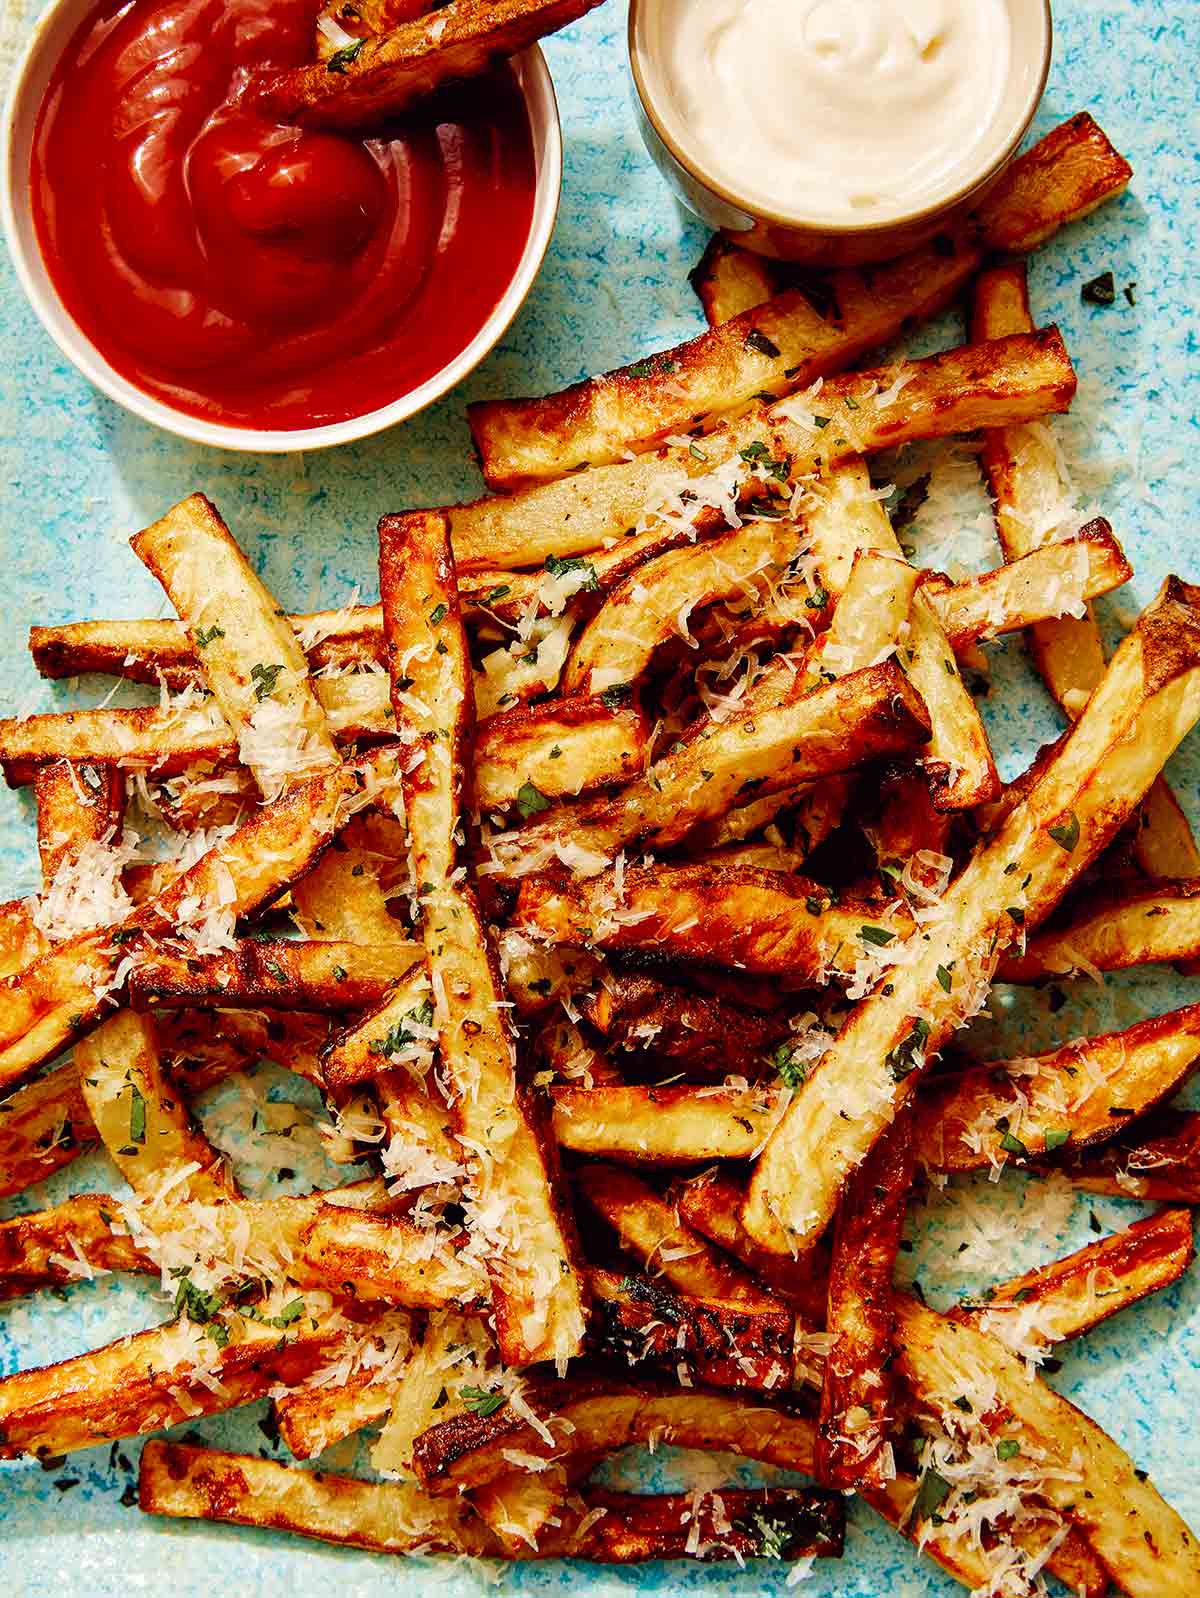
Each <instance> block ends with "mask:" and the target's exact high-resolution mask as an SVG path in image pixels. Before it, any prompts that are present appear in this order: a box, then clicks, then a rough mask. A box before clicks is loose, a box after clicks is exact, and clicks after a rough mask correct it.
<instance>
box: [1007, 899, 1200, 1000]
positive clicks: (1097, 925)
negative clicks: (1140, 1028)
mask: <svg viewBox="0 0 1200 1598" xmlns="http://www.w3.org/2000/svg"><path fill="white" fill-rule="evenodd" d="M1197 955H1200V878H1195V877H1192V878H1190V879H1188V880H1186V881H1183V882H1171V881H1165V882H1157V883H1152V884H1151V885H1150V886H1149V887H1144V886H1141V885H1135V886H1134V887H1132V888H1129V889H1125V890H1121V891H1118V892H1103V891H1102V892H1100V893H1097V894H1094V895H1091V896H1090V897H1088V898H1086V899H1084V900H1083V902H1082V903H1081V904H1079V905H1078V906H1076V907H1073V908H1072V910H1071V911H1070V912H1069V913H1068V914H1067V915H1066V916H1065V918H1063V919H1061V920H1060V919H1059V918H1056V919H1055V922H1054V924H1052V925H1051V926H1049V927H1047V928H1045V929H1044V930H1043V931H1040V932H1036V933H1034V934H1033V936H1032V937H1031V938H1030V939H1029V943H1028V946H1027V947H1026V948H1025V950H1024V951H1018V952H1016V953H1014V954H1010V955H1008V956H1007V957H1006V958H1005V960H1004V961H1003V963H1002V964H1001V966H1000V969H999V971H998V972H997V976H998V978H999V979H1000V980H1001V981H1003V982H1036V981H1038V980H1039V979H1041V978H1045V977H1053V976H1060V977H1061V976H1067V975H1071V974H1074V973H1075V972H1077V971H1124V970H1126V969H1127V968H1128V967H1129V966H1136V965H1152V964H1154V963H1156V962H1162V961H1188V960H1193V959H1195V958H1196V956H1197Z"/></svg>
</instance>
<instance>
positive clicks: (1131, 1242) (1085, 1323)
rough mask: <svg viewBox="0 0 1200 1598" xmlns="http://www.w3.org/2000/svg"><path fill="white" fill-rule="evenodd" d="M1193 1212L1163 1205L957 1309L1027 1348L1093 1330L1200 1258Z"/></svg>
mask: <svg viewBox="0 0 1200 1598" xmlns="http://www.w3.org/2000/svg"><path fill="white" fill-rule="evenodd" d="M1195 1253H1196V1248H1195V1242H1194V1239H1193V1235H1192V1212H1191V1211H1190V1210H1189V1209H1167V1210H1159V1212H1158V1214H1157V1215H1148V1216H1147V1217H1146V1218H1145V1220H1142V1221H1135V1222H1134V1223H1133V1225H1132V1226H1127V1227H1125V1228H1124V1230H1123V1231H1120V1232H1114V1233H1113V1234H1112V1235H1111V1236H1110V1237H1102V1238H1098V1239H1097V1241H1096V1242H1094V1243H1088V1244H1086V1245H1085V1246H1084V1247H1083V1248H1080V1249H1076V1251H1075V1252H1074V1253H1073V1254H1068V1255H1067V1256H1066V1258H1065V1259H1061V1260H1055V1261H1054V1262H1053V1264H1051V1265H1043V1266H1040V1267H1038V1268H1037V1269H1035V1270H1032V1271H1026V1272H1025V1273H1024V1275H1022V1276H1015V1277H1013V1278H1012V1280H1011V1281H1007V1282H1001V1283H999V1284H998V1285H997V1286H996V1287H993V1288H991V1289H990V1290H989V1292H988V1294H987V1298H986V1301H985V1302H983V1303H979V1304H972V1305H969V1306H962V1307H961V1308H959V1309H957V1310H954V1311H952V1312H951V1313H952V1316H953V1318H954V1319H956V1320H967V1321H968V1323H969V1324H972V1325H975V1326H978V1327H979V1329H980V1331H984V1332H987V1333H988V1334H989V1335H990V1336H992V1337H995V1338H998V1339H999V1341H1000V1342H1002V1343H1003V1344H1004V1345H1005V1346H1006V1347H1007V1348H1010V1349H1012V1350H1013V1352H1014V1353H1021V1352H1022V1351H1023V1350H1024V1349H1025V1348H1026V1347H1027V1345H1028V1343H1029V1340H1030V1338H1031V1337H1032V1338H1033V1340H1034V1341H1042V1342H1044V1343H1045V1344H1046V1345H1047V1346H1049V1345H1050V1344H1052V1343H1059V1342H1063V1341H1065V1340H1066V1339H1067V1338H1069V1337H1078V1336H1079V1335H1080V1334H1081V1333H1083V1332H1089V1331H1091V1329H1092V1327H1093V1326H1099V1325H1100V1323H1101V1322H1102V1321H1106V1320H1108V1319H1109V1317H1110V1316H1112V1315H1115V1314H1117V1312H1118V1311H1119V1310H1123V1309H1125V1308H1127V1307H1128V1306H1129V1305H1130V1304H1136V1303H1138V1302H1139V1300H1141V1299H1143V1298H1146V1297H1147V1296H1148V1295H1149V1294H1151V1293H1157V1292H1159V1291H1160V1290H1161V1289H1162V1288H1164V1287H1170V1285H1171V1283H1172V1282H1176V1281H1178V1280H1179V1278H1180V1277H1181V1276H1182V1275H1183V1273H1184V1271H1186V1270H1187V1268H1188V1266H1189V1265H1190V1264H1191V1263H1192V1260H1193V1259H1194V1258H1195Z"/></svg>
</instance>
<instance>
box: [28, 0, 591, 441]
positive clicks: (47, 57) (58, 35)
mask: <svg viewBox="0 0 1200 1598" xmlns="http://www.w3.org/2000/svg"><path fill="white" fill-rule="evenodd" d="M95 3H96V0H53V3H52V4H51V5H50V7H49V9H48V10H47V11H46V12H45V14H44V15H43V16H42V17H41V18H40V20H39V21H38V23H37V25H36V27H35V28H34V30H33V35H32V37H31V38H30V40H29V43H28V44H27V46H26V48H25V51H24V54H23V55H22V56H21V58H20V59H19V61H18V62H17V66H16V71H15V75H14V77H13V80H12V86H11V88H10V90H9V96H8V101H7V104H6V105H5V108H4V124H3V127H2V128H0V212H2V214H3V219H4V231H5V233H6V235H7V237H8V246H9V250H10V252H11V254H12V258H13V264H14V265H15V267H16V270H17V277H18V279H19V281H20V284H21V287H22V288H23V289H24V290H25V294H26V296H27V297H28V299H29V303H30V304H31V305H32V306H33V308H34V310H35V311H36V312H37V315H38V317H39V319H40V320H41V323H42V326H43V327H44V328H45V329H46V331H47V333H49V335H50V337H51V338H52V339H53V340H54V342H55V343H56V344H57V345H58V347H59V349H60V350H61V351H62V352H63V354H64V355H65V356H66V357H67V359H68V360H69V361H70V362H71V363H72V364H73V365H74V366H76V367H77V368H78V369H79V371H81V372H82V373H83V375H84V376H85V377H86V378H88V380H89V381H90V382H92V383H94V384H95V385H96V387H97V388H98V389H99V390H100V391H101V392H102V393H104V394H107V395H108V397H109V398H110V399H113V400H116V402H117V404H118V405H123V406H124V407H125V409H126V410H127V411H132V412H133V414H134V415H135V416H140V417H141V419H142V420H143V421H145V422H153V423H154V425H155V426H156V427H161V428H164V429H165V430H166V431H167V432H168V433H175V434H177V435H178V436H179V437H180V438H186V439H191V440H192V441H193V442H194V443H197V444H213V445H216V446H217V447H218V448H221V449H238V450H254V451H256V452H260V453H261V452H266V453H271V454H286V453H287V452H289V451H296V450H310V449H326V448H328V447H329V446H331V445H333V444H348V443H350V442H351V441H352V440H354V439H358V438H368V437H369V436H370V435H371V434H372V433H378V432H381V431H382V430H383V429H384V428H385V427H392V426H394V425H395V424H396V423H397V422H403V421H406V420H407V419H408V418H409V417H410V416H415V415H416V413H417V412H418V411H421V410H424V409H425V407H426V406H427V405H431V404H432V403H433V401H434V400H436V399H440V398H441V396H442V395H443V394H445V393H446V392H447V391H448V390H449V389H452V388H453V387H454V385H455V384H456V383H458V382H459V381H461V379H462V378H464V377H465V376H466V375H467V373H468V372H470V371H471V370H472V369H473V368H474V367H476V366H478V364H479V362H480V361H481V360H482V359H483V358H484V356H485V355H486V354H487V353H488V351H489V350H490V349H491V348H492V346H493V345H494V344H495V343H496V342H497V340H498V339H499V338H500V337H501V335H502V334H503V333H504V331H505V329H506V328H507V327H508V326H509V324H510V322H511V321H512V319H513V317H514V316H516V314H517V312H518V311H519V310H520V308H521V305H522V304H523V302H524V300H525V296H526V295H527V294H528V293H529V290H530V287H531V286H532V284H533V280H534V278H535V277H536V276H537V273H538V269H539V267H540V266H541V264H542V259H543V257H544V256H545V254H546V248H547V246H548V245H549V243H550V235H551V233H552V232H553V231H554V219H555V217H556V216H557V214H558V201H559V194H560V191H561V188H562V129H561V127H560V125H559V120H558V103H557V101H556V100H555V98H554V84H553V82H552V81H551V78H550V69H549V68H548V67H547V65H546V61H545V57H544V56H543V55H542V52H541V50H540V49H539V48H538V47H537V45H534V46H533V47H532V48H531V49H529V50H526V51H524V52H523V53H522V54H521V55H519V56H516V57H514V58H513V62H512V65H513V69H514V71H515V73H516V77H517V81H518V83H519V84H520V88H521V93H522V95H523V96H524V100H525V106H526V110H527V112H528V115H529V125H530V130H531V133H532V137H533V153H534V162H535V174H536V186H535V192H534V202H533V220H532V223H531V225H530V229H529V237H528V239H527V240H526V241H525V248H524V250H523V251H522V253H521V259H520V262H519V263H518V266H517V270H516V272H515V274H514V276H513V279H512V281H511V282H510V283H509V285H508V287H507V288H506V289H505V291H504V294H503V295H502V297H501V299H500V301H499V303H498V304H497V305H496V308H495V310H494V311H493V312H492V314H491V315H490V316H489V317H488V319H487V321H486V322H485V323H484V325H483V326H482V327H481V328H480V330H479V332H478V333H477V334H476V335H475V337H474V338H473V339H472V340H471V342H470V343H469V344H468V345H467V347H466V348H465V349H464V350H463V351H462V352H461V354H459V355H456V356H455V358H454V359H453V360H452V361H450V362H449V363H448V364H447V365H446V366H444V367H443V368H442V370H441V371H440V372H438V373H436V374H435V375H434V376H433V377H431V378H428V379H427V380H426V381H425V382H424V383H421V384H420V385H419V386H418V387H417V388H414V389H412V390H411V391H410V392H409V393H407V394H405V395H403V396H402V397H401V398H400V399H397V400H393V401H392V403H391V404H390V405H384V406H381V407H380V409H378V410H374V411H368V412H366V413H365V414H364V415H362V416H353V417H351V418H350V419H349V421H344V422H333V423H330V424H329V425H327V426H324V427H307V428H296V429H293V430H290V431H281V430H275V429H256V428H253V427H227V426H224V425H222V424H221V423H218V422H206V421H204V420H202V419H201V418H200V417H197V416H189V415H188V414H186V413H185V412H183V411H177V410H175V409H174V408H173V407H172V406H170V405H167V404H165V403H164V402H163V401H162V400H160V399H156V398H155V397H154V396H153V395H152V394H147V393H145V392H144V391H143V390H142V389H140V388H138V387H136V386H135V385H134V384H133V383H131V382H130V381H129V379H128V378H126V377H122V376H121V374H120V373H119V372H117V371H114V370H113V368H112V367H111V366H110V365H109V364H108V362H107V361H106V360H105V359H104V357H103V356H102V355H101V354H100V353H99V351H98V350H97V349H96V348H95V346H94V345H93V344H92V343H91V342H90V340H89V339H88V338H87V337H86V335H85V334H84V333H83V331H82V329H81V328H80V327H79V325H78V323H77V322H76V321H75V319H74V318H73V317H72V316H71V314H70V312H69V311H68V310H67V308H66V307H65V306H64V305H63V303H62V300H61V299H60V298H59V295H58V291H57V289H56V288H55V287H54V283H53V281H52V280H51V277H50V274H49V273H48V272H47V270H46V263H45V262H44V261H43V259H42V253H41V250H40V249H39V247H38V242H37V233H36V229H35V227H34V221H33V212H32V208H31V206H30V193H29V163H30V155H31V152H32V147H33V136H34V128H35V125H36V122H37V115H38V110H39V108H40V106H41V103H42V96H43V95H44V94H45V92H46V86H47V84H48V83H49V81H50V78H51V75H52V73H53V71H54V68H55V66H56V64H57V62H58V59H59V56H60V55H61V54H62V52H63V50H64V49H65V48H66V46H67V44H68V42H69V41H70V39H71V38H72V36H73V35H74V33H75V31H76V29H77V28H78V27H79V26H80V25H81V24H82V23H83V22H84V20H85V19H86V18H87V16H88V15H89V14H90V13H91V11H93V10H94V8H95Z"/></svg>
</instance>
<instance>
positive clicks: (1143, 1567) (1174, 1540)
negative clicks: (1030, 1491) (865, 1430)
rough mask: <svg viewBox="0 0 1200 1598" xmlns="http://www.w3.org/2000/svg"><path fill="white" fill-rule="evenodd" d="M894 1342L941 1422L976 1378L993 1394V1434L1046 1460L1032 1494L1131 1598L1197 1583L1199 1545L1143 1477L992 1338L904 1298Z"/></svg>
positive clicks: (1156, 1597)
mask: <svg viewBox="0 0 1200 1598" xmlns="http://www.w3.org/2000/svg"><path fill="white" fill-rule="evenodd" d="M896 1337H897V1345H898V1347H899V1350H900V1357H899V1360H898V1362H897V1368H898V1369H899V1371H900V1373H901V1374H902V1375H903V1377H904V1379H905V1381H906V1382H907V1383H908V1384H909V1386H910V1388H911V1389H912V1392H913V1395H914V1397H915V1399H916V1401H917V1403H918V1406H919V1407H920V1408H922V1409H924V1410H927V1411H929V1412H931V1414H932V1415H933V1417H934V1419H935V1422H936V1423H938V1424H940V1423H941V1418H942V1417H943V1416H949V1415H951V1414H952V1413H957V1411H955V1410H954V1408H953V1406H954V1399H955V1398H956V1397H957V1396H959V1395H961V1394H962V1393H964V1392H969V1391H972V1390H975V1389H976V1388H977V1385H978V1383H979V1381H980V1378H981V1375H983V1377H984V1379H985V1380H987V1381H988V1383H989V1384H990V1386H991V1388H992V1389H993V1390H994V1392H995V1395H996V1396H995V1399H994V1400H993V1403H994V1406H995V1410H996V1411H998V1414H997V1419H998V1421H999V1424H998V1426H996V1427H995V1432H996V1434H997V1435H1003V1436H1005V1437H1008V1438H1010V1439H1012V1440H1014V1441H1016V1442H1017V1444H1018V1453H1019V1454H1023V1455H1025V1456H1026V1457H1030V1458H1033V1459H1035V1460H1038V1461H1044V1462H1045V1467H1046V1468H1045V1471H1044V1473H1042V1472H1039V1477H1038V1482H1037V1494H1038V1497H1039V1498H1041V1499H1043V1500H1044V1501H1045V1502H1046V1503H1048V1504H1049V1505H1050V1506H1051V1507H1052V1508H1053V1509H1055V1510H1056V1511H1058V1512H1059V1513H1060V1514H1061V1515H1063V1516H1066V1517H1069V1519H1070V1520H1071V1521H1072V1522H1073V1523H1074V1524H1075V1525H1076V1526H1078V1527H1079V1529H1080V1530H1081V1531H1082V1532H1083V1533H1084V1535H1085V1536H1086V1537H1087V1540H1088V1541H1089V1543H1090V1544H1091V1545H1092V1547H1093V1548H1094V1549H1095V1551H1096V1553H1097V1554H1098V1555H1099V1556H1100V1559H1101V1560H1102V1561H1103V1563H1104V1564H1105V1565H1106V1566H1107V1567H1108V1570H1109V1572H1110V1573H1111V1575H1112V1576H1113V1577H1114V1578H1115V1580H1117V1581H1118V1582H1120V1584H1121V1588H1122V1590H1123V1591H1124V1592H1126V1593H1128V1594H1129V1595H1130V1598H1161V1595H1162V1594H1163V1593H1165V1592H1179V1593H1184V1592H1188V1591H1190V1590H1192V1588H1193V1587H1195V1585H1196V1583H1197V1582H1198V1581H1200V1547H1198V1546H1197V1544H1196V1541H1195V1539H1194V1538H1193V1536H1192V1534H1191V1533H1190V1531H1189V1530H1188V1528H1187V1527H1186V1526H1185V1525H1184V1523H1183V1521H1182V1520H1181V1519H1180V1518H1179V1516H1178V1515H1177V1514H1176V1513H1175V1511H1174V1510H1173V1509H1171V1507H1170V1506H1169V1505H1168V1504H1166V1503H1164V1501H1163V1500H1162V1498H1160V1497H1159V1495H1158V1493H1157V1492H1156V1491H1155V1489H1154V1487H1153V1486H1152V1485H1151V1483H1150V1482H1149V1480H1148V1479H1147V1477H1146V1474H1145V1472H1144V1471H1140V1470H1136V1469H1135V1467H1134V1464H1133V1461H1132V1460H1131V1459H1130V1458H1129V1456H1128V1455H1127V1454H1126V1453H1125V1452H1124V1451H1123V1450H1122V1449H1121V1448H1120V1447H1119V1446H1118V1444H1117V1443H1115V1442H1114V1441H1113V1440H1112V1438H1111V1437H1108V1436H1107V1435H1106V1434H1105V1433H1104V1432H1103V1431H1101V1429H1100V1427H1099V1426H1097V1425H1096V1424H1095V1422H1094V1421H1091V1420H1089V1419H1088V1418H1087V1416H1086V1415H1083V1414H1082V1413H1081V1412H1080V1411H1079V1410H1077V1409H1076V1408H1075V1407H1074V1405H1073V1404H1070V1403H1068V1402H1067V1400H1066V1399H1065V1398H1060V1397H1059V1395H1058V1394H1057V1393H1055V1392H1052V1391H1051V1390H1050V1388H1048V1387H1046V1386H1045V1385H1044V1384H1043V1383H1042V1382H1041V1381H1040V1380H1038V1379H1037V1378H1036V1377H1031V1376H1030V1375H1029V1374H1028V1373H1027V1371H1026V1369H1025V1366H1024V1364H1023V1362H1022V1361H1021V1360H1019V1359H1018V1358H1017V1357H1016V1356H1015V1355H1013V1354H1011V1353H1010V1352H1009V1351H1008V1350H1007V1349H1006V1348H1004V1347H1003V1345H1002V1344H1000V1343H999V1342H997V1341H996V1339H995V1338H992V1337H989V1336H987V1334H986V1333H983V1332H980V1331H978V1330H976V1329H975V1328H974V1327H971V1326H965V1325H963V1324H961V1323H960V1322H957V1321H952V1320H950V1319H948V1318H947V1317H945V1316H942V1315H938V1314H936V1313H935V1312H934V1311H933V1310H930V1309H926V1308H925V1307H924V1306H923V1305H921V1304H918V1303H916V1301H915V1300H913V1299H909V1298H906V1297H900V1298H898V1300H897V1304H896ZM1005 1411H1007V1414H1005ZM1081 1476H1082V1480H1083V1481H1084V1482H1086V1483H1087V1491H1086V1492H1084V1493H1081V1492H1080V1490H1079V1489H1080V1477H1081ZM947 1507H948V1506H947ZM943 1513H945V1511H943ZM947 1518H950V1516H949V1515H947Z"/></svg>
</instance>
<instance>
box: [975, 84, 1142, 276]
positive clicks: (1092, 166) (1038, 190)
mask: <svg viewBox="0 0 1200 1598" xmlns="http://www.w3.org/2000/svg"><path fill="white" fill-rule="evenodd" d="M1132 176H1133V168H1132V167H1131V166H1130V165H1129V162H1128V161H1126V159H1125V157H1124V156H1123V155H1118V153H1117V151H1116V150H1114V149H1113V147H1112V145H1111V144H1110V143H1109V141H1108V139H1107V137H1106V136H1105V133H1104V130H1103V128H1101V127H1100V126H1098V124H1097V123H1096V121H1095V120H1094V118H1093V117H1092V116H1091V114H1090V113H1089V112H1087V111H1079V112H1077V113H1076V114H1075V116H1073V117H1070V118H1069V119H1068V120H1067V121H1066V122H1062V123H1060V124H1059V126H1058V127H1056V128H1052V129H1051V131H1050V132H1049V133H1047V134H1046V136H1045V138H1042V139H1039V140H1038V142H1037V143H1036V144H1035V145H1034V146H1033V147H1032V149H1029V150H1026V151H1025V153H1024V155H1021V156H1018V158H1017V159H1016V160H1015V161H1014V162H1013V164H1012V165H1011V166H1010V167H1009V169H1008V171H1007V172H1006V173H1005V174H1004V176H1003V177H1002V178H1001V180H1000V182H999V183H997V184H996V186H995V188H994V189H992V191H991V193H990V194H989V195H988V196H987V198H986V199H985V200H984V202H983V204H982V205H981V206H980V207H979V210H978V212H977V213H976V218H975V220H976V225H977V226H978V227H979V228H980V230H981V231H982V233H983V236H984V238H985V239H986V241H987V244H988V247H989V249H992V250H996V251H1003V250H1007V251H1009V252H1011V253H1012V254H1024V253H1026V252H1028V251H1029V250H1034V249H1036V248H1037V246H1038V245H1039V244H1044V243H1045V241H1046V240H1047V239H1048V238H1050V237H1051V235H1052V234H1054V233H1057V232H1058V230H1059V228H1060V227H1063V226H1064V225H1065V224H1066V223H1068V222H1076V221H1078V220H1079V218H1080V217H1084V216H1087V214H1088V212H1089V211H1094V210H1095V209H1096V207H1097V206H1098V205H1102V204H1103V203H1104V202H1105V200H1111V199H1113V198H1115V197H1116V196H1117V195H1118V194H1120V193H1121V192H1122V190H1123V189H1124V188H1125V187H1126V185H1127V184H1128V182H1129V180H1130V178H1131V177H1132Z"/></svg>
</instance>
